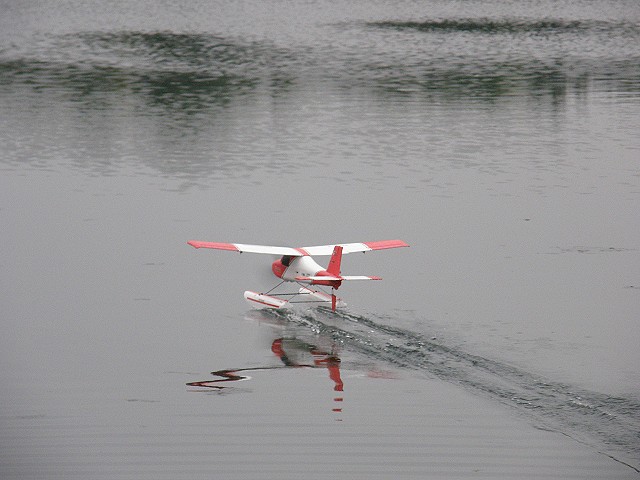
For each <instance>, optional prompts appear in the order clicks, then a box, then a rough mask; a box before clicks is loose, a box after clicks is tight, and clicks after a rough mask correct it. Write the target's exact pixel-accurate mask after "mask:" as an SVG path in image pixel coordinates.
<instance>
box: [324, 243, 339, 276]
mask: <svg viewBox="0 0 640 480" xmlns="http://www.w3.org/2000/svg"><path fill="white" fill-rule="evenodd" d="M341 263H342V247H341V246H340V245H336V246H335V247H334V248H333V254H332V255H331V260H329V266H328V267H327V272H329V273H330V274H331V275H334V276H336V277H339V276H340V264H341Z"/></svg>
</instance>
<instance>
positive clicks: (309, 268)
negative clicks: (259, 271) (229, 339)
mask: <svg viewBox="0 0 640 480" xmlns="http://www.w3.org/2000/svg"><path fill="white" fill-rule="evenodd" d="M187 243H188V244H189V245H191V246H193V247H195V248H213V249H217V250H230V251H235V252H240V253H242V252H249V253H263V254H269V255H282V258H280V259H279V260H276V261H275V262H273V264H272V265H271V270H272V271H273V274H274V275H275V276H276V277H278V278H280V279H281V280H282V282H280V283H279V284H278V285H276V286H275V287H274V288H272V289H271V290H269V291H268V292H266V293H256V292H252V291H249V290H247V291H246V292H244V298H245V299H246V300H247V301H248V302H250V303H252V304H254V305H255V304H257V305H259V306H260V307H269V308H282V307H285V306H287V305H288V304H289V303H296V302H292V300H293V298H295V297H297V296H299V295H303V296H307V297H310V298H312V299H313V300H311V301H312V302H323V303H329V302H330V303H331V309H332V310H335V309H336V306H337V304H338V299H337V297H336V296H335V294H334V290H337V289H338V288H340V285H342V282H343V281H344V280H381V278H380V277H369V276H364V275H341V274H340V264H341V262H342V254H343V253H344V254H347V253H353V252H370V251H372V250H384V249H387V248H398V247H408V246H409V245H407V244H406V243H405V242H403V241H402V240H383V241H377V242H365V243H343V244H338V245H319V246H315V247H302V248H291V247H271V246H266V245H245V244H241V243H219V242H202V241H199V240H191V241H189V242H187ZM312 255H320V256H322V255H325V256H326V255H331V259H330V260H329V265H328V266H327V268H326V269H324V268H322V267H321V266H320V265H318V264H317V263H316V262H315V261H314V260H313V258H311V256H312ZM284 282H296V283H298V284H300V285H301V288H300V289H299V290H298V292H296V293H271V292H273V290H275V289H276V288H278V287H279V286H280V285H282V284H283V283H284ZM305 285H312V286H315V285H317V286H326V287H331V294H328V293H325V292H323V291H322V290H316V289H312V288H309V287H307V286H305ZM269 294H271V295H269ZM280 297H290V298H289V299H288V300H287V299H284V298H280Z"/></svg>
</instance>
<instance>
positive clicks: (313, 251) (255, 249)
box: [187, 240, 409, 257]
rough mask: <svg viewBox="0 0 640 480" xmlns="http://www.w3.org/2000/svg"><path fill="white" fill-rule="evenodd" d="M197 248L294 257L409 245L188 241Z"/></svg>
mask: <svg viewBox="0 0 640 480" xmlns="http://www.w3.org/2000/svg"><path fill="white" fill-rule="evenodd" d="M187 243H188V244H189V245H191V246H192V247H195V248H213V249H217V250H230V251H234V252H240V253H242V252H247V253H265V254H269V255H290V256H292V257H303V256H307V255H309V256H315V255H318V256H323V255H331V254H332V253H333V249H334V247H335V246H336V245H340V246H341V247H342V253H343V254H346V253H354V252H370V251H372V250H384V249H387V248H400V247H408V246H409V245H407V244H406V243H405V242H403V241H402V240H380V241H376V242H363V243H338V244H334V245H317V246H313V247H302V248H293V247H272V246H268V245H247V244H244V243H220V242H203V241H200V240H190V241H188V242H187Z"/></svg>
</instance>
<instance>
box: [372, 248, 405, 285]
mask: <svg viewBox="0 0 640 480" xmlns="http://www.w3.org/2000/svg"><path fill="white" fill-rule="evenodd" d="M408 246H409V245H407V247H408ZM369 278H370V279H371V280H382V277H369Z"/></svg>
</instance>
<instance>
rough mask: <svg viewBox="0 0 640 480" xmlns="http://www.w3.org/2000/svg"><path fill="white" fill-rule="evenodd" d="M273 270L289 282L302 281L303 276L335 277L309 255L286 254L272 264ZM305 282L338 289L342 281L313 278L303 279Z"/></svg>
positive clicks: (277, 275) (276, 274)
mask: <svg viewBox="0 0 640 480" xmlns="http://www.w3.org/2000/svg"><path fill="white" fill-rule="evenodd" d="M271 270H272V271H273V274H274V275H275V276H276V277H278V278H281V279H282V280H286V281H288V282H297V281H301V280H300V278H301V277H323V276H327V277H333V276H334V275H332V274H330V273H329V272H328V271H327V270H326V269H324V268H323V267H322V266H321V265H318V263H316V261H315V260H314V259H313V258H311V257H310V256H309V255H304V256H301V257H292V256H288V255H285V256H283V257H282V258H281V259H279V260H276V261H275V262H273V263H272V264H271ZM303 283H311V284H312V285H324V286H329V287H333V288H335V289H337V288H338V287H340V285H341V283H342V282H341V281H336V280H313V281H303Z"/></svg>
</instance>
